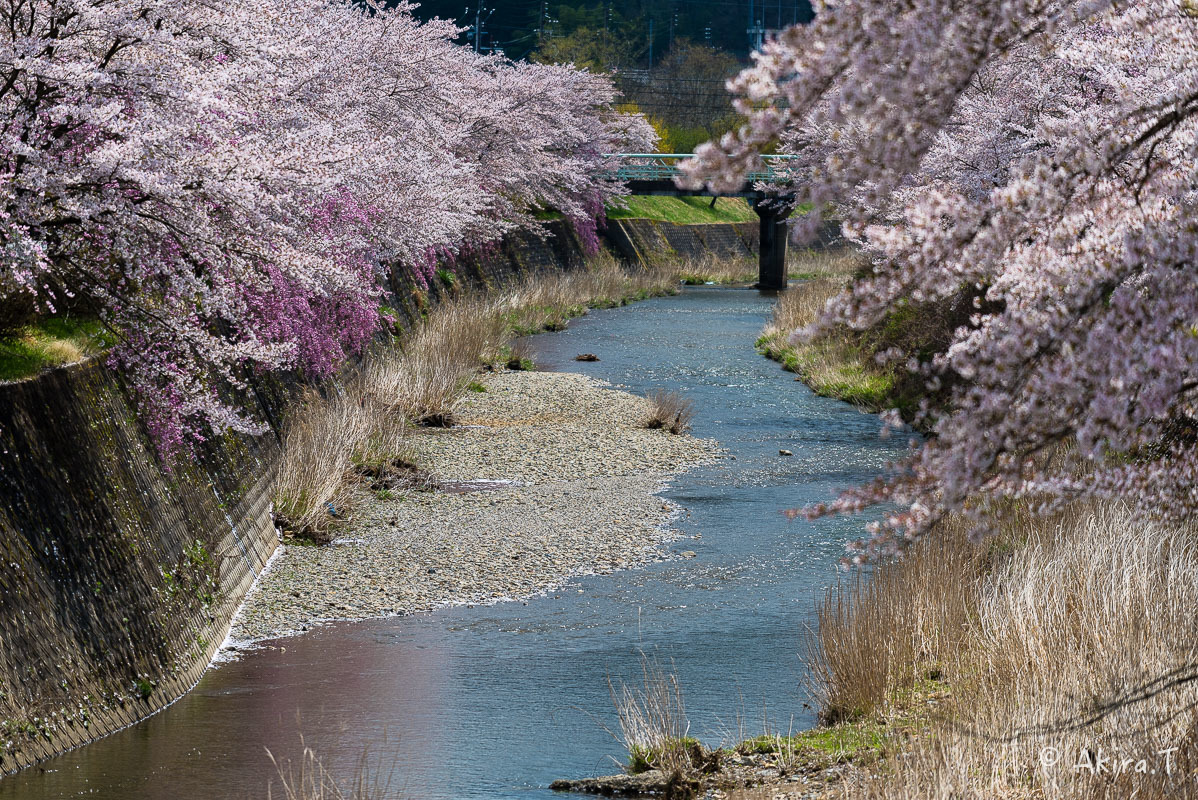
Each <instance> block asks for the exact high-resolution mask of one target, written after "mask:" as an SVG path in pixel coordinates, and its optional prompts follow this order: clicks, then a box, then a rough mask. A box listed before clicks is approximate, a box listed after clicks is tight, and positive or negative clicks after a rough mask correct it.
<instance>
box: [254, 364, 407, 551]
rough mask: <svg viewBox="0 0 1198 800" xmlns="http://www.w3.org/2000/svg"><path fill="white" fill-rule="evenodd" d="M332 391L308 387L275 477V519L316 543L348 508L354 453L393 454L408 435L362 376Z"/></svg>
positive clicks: (291, 423) (366, 455) (292, 419)
mask: <svg viewBox="0 0 1198 800" xmlns="http://www.w3.org/2000/svg"><path fill="white" fill-rule="evenodd" d="M328 392H329V394H328V395H327V396H322V395H321V394H320V393H318V392H317V391H316V390H314V389H309V390H307V391H305V392H304V394H303V396H302V398H301V399H300V401H299V402H298V403H297V405H296V406H295V407H294V409H293V410H292V412H291V415H290V417H289V419H288V420H287V423H286V426H285V428H284V432H283V457H282V460H281V462H280V464H279V470H278V473H277V475H276V478H275V496H274V505H275V517H276V521H277V522H278V523H279V524H280V526H281V527H283V528H284V529H286V530H289V531H291V532H294V533H297V534H300V535H302V536H304V537H306V538H309V539H312V540H314V541H317V542H323V541H327V540H328V539H329V538H330V537H331V531H332V529H333V527H334V525H335V524H336V522H337V520H338V519H339V518H340V519H344V518H345V517H346V516H348V514H349V512H350V506H351V504H352V497H351V493H350V490H349V485H348V483H347V481H346V476H347V474H348V473H349V471H350V468H351V467H352V465H353V464H354V460H355V458H382V457H385V455H384V451H386V453H387V454H390V455H391V457H394V455H396V454H398V452H399V451H400V449H401V448H402V446H403V434H404V432H403V426H402V420H399V421H396V420H392V419H390V418H389V417H388V416H387V415H386V413H385V412H384V410H383V409H381V408H380V407H378V405H377V403H376V402H375V401H374V400H373V398H372V397H371V395H370V394H369V393H368V392H367V391H365V389H364V385H363V381H362V380H361V379H357V380H353V381H350V382H349V384H348V385H346V386H337V385H333V386H331V387H330V388H329V389H328ZM397 423H398V424H397Z"/></svg>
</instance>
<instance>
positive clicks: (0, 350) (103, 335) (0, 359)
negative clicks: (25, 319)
mask: <svg viewBox="0 0 1198 800" xmlns="http://www.w3.org/2000/svg"><path fill="white" fill-rule="evenodd" d="M112 344H113V341H112V337H111V334H109V332H108V331H107V330H106V329H105V328H104V327H103V326H102V325H101V324H100V323H99V322H98V321H97V320H89V319H79V318H75V317H53V318H50V319H44V320H40V321H38V322H36V323H34V324H32V325H27V326H25V327H24V328H21V329H20V330H17V331H14V332H13V333H11V334H9V335H7V336H5V337H3V338H0V380H6V381H14V380H21V379H23V378H31V377H33V376H34V375H37V374H38V373H39V372H42V371H43V370H46V369H50V368H51V367H57V366H61V365H63V364H70V363H72V362H75V361H79V360H80V359H83V358H85V357H87V356H89V355H92V354H94V353H99V352H101V351H103V350H105V349H106V348H108V347H110V346H111V345H112Z"/></svg>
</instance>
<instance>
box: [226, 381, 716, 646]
mask: <svg viewBox="0 0 1198 800" xmlns="http://www.w3.org/2000/svg"><path fill="white" fill-rule="evenodd" d="M478 383H479V386H478V387H476V388H483V389H485V391H473V392H471V393H470V394H469V395H468V396H467V397H466V398H464V399H463V400H462V401H461V402H460V404H459V406H458V407H457V409H456V416H457V418H458V421H459V424H458V425H456V426H454V427H451V428H424V429H420V430H418V431H417V432H415V433H413V434H412V435H411V436H410V437H409V439H408V442H407V444H408V450H407V456H408V457H409V458H410V459H411V460H412V461H414V462H416V463H418V464H420V465H421V466H422V467H423V468H424V469H426V470H428V471H430V472H431V473H432V474H433V475H434V476H436V478H437V479H438V480H439V481H442V482H444V483H446V484H447V485H450V486H453V489H452V491H446V490H433V491H416V490H405V491H392V490H379V491H375V492H371V491H370V490H368V489H366V488H359V489H358V491H359V492H360V494H361V496H360V497H359V498H358V500H359V502H358V503H357V504H356V505H357V506H358V508H359V511H358V513H357V515H356V516H355V518H354V519H352V520H350V521H349V522H348V524H346V525H344V526H343V527H342V529H341V530H340V532H339V536H338V538H337V539H335V540H334V542H333V543H332V544H331V545H329V546H326V547H312V546H301V545H286V546H284V547H283V548H282V549H281V551H280V552H279V553H278V555H276V556H275V558H274V560H273V561H272V563H271V565H270V569H269V570H268V571H267V572H266V573H264V574H263V576H262V577H261V579H260V580H259V582H258V584H257V585H256V586H255V587H254V589H253V590H252V591H251V592H250V594H249V596H248V597H247V598H246V602H245V605H244V606H243V608H242V609H241V611H240V612H239V614H238V616H237V618H236V619H235V620H234V624H233V629H232V632H231V634H230V643H231V644H232V646H233V647H239V646H241V644H240V643H244V642H246V641H249V640H259V639H264V638H271V637H275V636H280V635H285V634H289V633H295V632H302V631H304V630H306V629H308V628H309V627H311V626H313V625H317V624H320V623H322V622H327V621H330V620H357V619H367V618H371V617H380V616H394V615H403V614H411V613H416V612H420V611H428V610H431V609H434V608H438V607H442V606H447V605H455V604H473V603H487V602H493V601H496V600H499V599H519V598H526V597H529V596H531V595H534V594H537V593H540V592H544V591H548V590H550V589H552V588H553V587H555V586H558V585H559V584H561V583H562V582H563V581H564V580H566V579H568V578H570V577H571V576H575V575H581V574H593V573H597V574H602V573H608V572H612V571H614V570H618V569H625V568H628V567H632V566H635V565H637V564H642V563H645V562H646V561H651V560H655V559H659V558H661V557H663V555H664V553H665V551H664V548H663V545H664V544H665V543H666V542H668V541H669V540H670V539H671V538H672V537H673V536H674V535H675V534H673V533H672V532H671V530H670V529H669V524H668V523H669V521H670V518H671V516H672V515H674V514H676V513H677V512H678V508H677V506H675V505H674V504H672V503H670V502H667V501H663V500H662V499H661V498H659V497H657V496H656V492H658V491H660V490H661V489H662V488H663V486H664V485H665V482H666V481H668V480H669V478H670V477H671V476H673V475H675V474H677V473H678V472H679V471H681V470H684V469H686V468H688V467H689V466H691V465H695V464H699V463H703V462H706V461H710V460H712V459H713V458H715V457H717V455H718V451H717V449H716V446H715V444H714V443H713V442H711V441H706V440H700V439H696V438H694V437H691V436H687V435H682V436H676V435H672V434H669V433H666V432H664V431H661V430H648V429H646V428H644V427H643V420H644V418H645V417H646V415H647V414H648V410H649V409H648V402H647V401H646V400H644V399H643V398H640V397H636V396H634V395H632V394H629V393H627V392H621V391H618V390H615V389H613V388H611V387H608V386H605V385H603V384H602V383H601V382H599V381H595V380H592V379H589V378H585V377H583V376H579V375H572V374H568V373H542V372H525V371H516V372H511V371H504V372H498V373H491V374H488V375H485V376H481V377H480V379H479V381H478ZM476 481H479V482H490V483H484V484H473V485H472V484H471V482H476Z"/></svg>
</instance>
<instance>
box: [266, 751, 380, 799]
mask: <svg viewBox="0 0 1198 800" xmlns="http://www.w3.org/2000/svg"><path fill="white" fill-rule="evenodd" d="M300 741H301V744H302V743H303V739H302V738H301V740H300ZM266 755H267V757H268V758H269V759H270V763H271V764H272V765H273V766H274V768H275V777H276V778H277V779H278V791H277V792H276V787H275V781H273V780H272V781H271V782H270V785H269V786H267V789H266V796H267V798H268V800H274V798H275V797H276V796H277V797H279V798H280V800H393V799H394V798H397V797H399V796H400V795H399V794H398V792H397V791H396V789H395V788H394V787H393V786H392V784H393V776H394V769H391V770H380V769H378V768H377V766H378V765H373V766H372V763H371V762H372V759H371V758H370V755H369V752H367V751H363V753H362V756H361V757H360V758H359V759H358V764H357V767H356V768H355V770H354V775H353V777H351V778H350V779H349V780H348V781H345V782H341V781H338V780H337V779H336V778H335V777H334V775H333V774H332V773H331V772H330V771H329V770H328V769H327V768H326V767H325V765H324V762H323V761H321V759H320V758H319V757H318V756H317V755H316V753H315V751H313V750H312V748H310V747H308V746H307V745H304V747H303V754H302V755H301V756H300V759H299V763H298V764H296V763H294V762H292V761H291V760H290V759H285V760H282V761H280V760H279V759H277V758H275V756H274V753H272V752H270V750H267V751H266Z"/></svg>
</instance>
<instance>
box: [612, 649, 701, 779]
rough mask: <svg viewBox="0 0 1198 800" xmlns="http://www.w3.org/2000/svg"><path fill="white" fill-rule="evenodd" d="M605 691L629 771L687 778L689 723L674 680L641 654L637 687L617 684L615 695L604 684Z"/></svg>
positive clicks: (689, 754)
mask: <svg viewBox="0 0 1198 800" xmlns="http://www.w3.org/2000/svg"><path fill="white" fill-rule="evenodd" d="M608 690H609V691H610V693H611V698H612V703H613V704H614V705H615V707H616V713H617V715H618V717H619V720H620V735H621V739H622V741H623V744H624V746H625V747H626V748H628V755H629V765H630V767H629V768H630V770H631V771H632V772H642V771H644V770H646V769H657V770H661V771H662V772H665V773H666V774H673V773H679V774H681V775H684V776H685V775H687V774H688V773H689V772H690V771H691V769H692V765H693V762H692V756H691V748H692V747H693V745H694V740H691V739H689V738H688V737H687V734H688V733H689V732H690V722H689V721H688V720H687V718H686V707H685V706H684V704H683V702H682V689H681V687H680V686H679V685H678V677H677V676H676V675H674V674H673V673H667V672H665V671H664V670H663V669H662V668H661V665H660V664H658V663H657V660H656V659H655V658H650V657H649V656H647V655H645V654H644V653H641V682H640V684H639V685H637V684H633V685H631V686H630V685H628V684H626V683H624V682H621V683H620V688H619V690H618V691H617V689H616V687H615V686H614V685H613V684H612V683H611V681H608Z"/></svg>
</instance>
